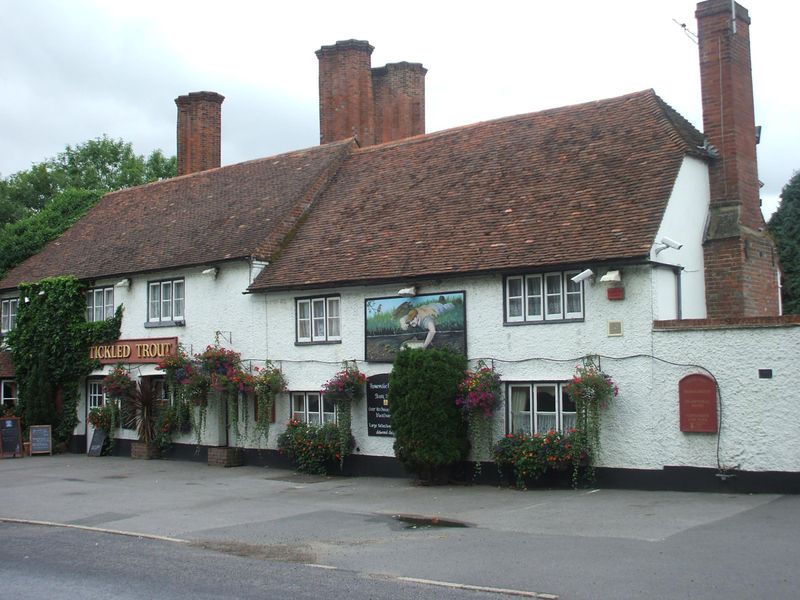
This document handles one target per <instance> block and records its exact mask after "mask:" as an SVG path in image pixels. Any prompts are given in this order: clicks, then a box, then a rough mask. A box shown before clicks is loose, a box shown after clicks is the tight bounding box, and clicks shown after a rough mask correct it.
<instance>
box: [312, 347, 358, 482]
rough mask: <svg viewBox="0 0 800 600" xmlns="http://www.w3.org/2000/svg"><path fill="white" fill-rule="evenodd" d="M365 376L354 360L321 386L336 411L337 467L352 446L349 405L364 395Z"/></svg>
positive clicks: (342, 463)
mask: <svg viewBox="0 0 800 600" xmlns="http://www.w3.org/2000/svg"><path fill="white" fill-rule="evenodd" d="M366 382H367V376H366V375H364V373H362V372H361V371H359V370H358V366H356V364H355V362H354V363H353V365H352V366H351V365H349V364H348V363H345V364H344V368H343V369H342V370H341V371H339V372H338V373H336V375H334V376H333V377H332V378H331V379H329V380H328V381H326V382H325V385H323V386H322V390H321V392H322V394H323V395H324V396H325V398H327V399H329V400H332V401H333V403H334V404H335V406H336V410H337V413H338V432H339V433H338V436H339V444H338V445H339V452H338V458H339V468H340V469H341V468H342V466H343V465H344V457H345V456H346V455H347V454H349V452H350V448H351V446H352V443H351V440H352V437H353V436H352V433H351V432H350V422H351V414H350V413H351V406H352V404H353V401H354V400H358V399H360V398H361V397H362V396H363V395H364V384H365V383H366Z"/></svg>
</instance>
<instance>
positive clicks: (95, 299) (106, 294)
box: [86, 287, 115, 321]
mask: <svg viewBox="0 0 800 600" xmlns="http://www.w3.org/2000/svg"><path fill="white" fill-rule="evenodd" d="M114 308H115V307H114V288H113V287H103V288H92V289H90V290H89V291H87V292H86V320H87V321H105V320H106V319H108V318H110V317H113V316H114Z"/></svg>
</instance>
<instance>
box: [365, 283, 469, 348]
mask: <svg viewBox="0 0 800 600" xmlns="http://www.w3.org/2000/svg"><path fill="white" fill-rule="evenodd" d="M365 322H366V334H365V339H366V349H365V352H364V355H365V357H366V359H367V360H368V361H373V362H393V361H394V356H395V354H397V352H398V351H400V350H402V349H403V348H429V347H430V348H450V349H451V350H454V351H455V352H459V353H461V354H466V353H467V317H466V309H465V305H464V292H444V293H437V294H425V295H423V296H414V297H411V298H406V297H398V296H392V297H389V298H368V299H367V300H366V302H365Z"/></svg>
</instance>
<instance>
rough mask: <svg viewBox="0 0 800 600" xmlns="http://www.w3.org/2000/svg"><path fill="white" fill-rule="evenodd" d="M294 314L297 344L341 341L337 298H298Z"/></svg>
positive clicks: (339, 301) (339, 303) (339, 307)
mask: <svg viewBox="0 0 800 600" xmlns="http://www.w3.org/2000/svg"><path fill="white" fill-rule="evenodd" d="M295 314H296V315H297V341H298V342H306V343H309V342H334V341H340V340H341V339H342V316H341V298H340V297H339V296H320V297H318V298H298V299H297V300H296V309H295Z"/></svg>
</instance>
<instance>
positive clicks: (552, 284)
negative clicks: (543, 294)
mask: <svg viewBox="0 0 800 600" xmlns="http://www.w3.org/2000/svg"><path fill="white" fill-rule="evenodd" d="M545 287H546V290H547V316H548V317H556V318H558V317H561V316H562V315H561V275H560V274H558V273H555V274H551V275H547V276H546V277H545Z"/></svg>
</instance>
